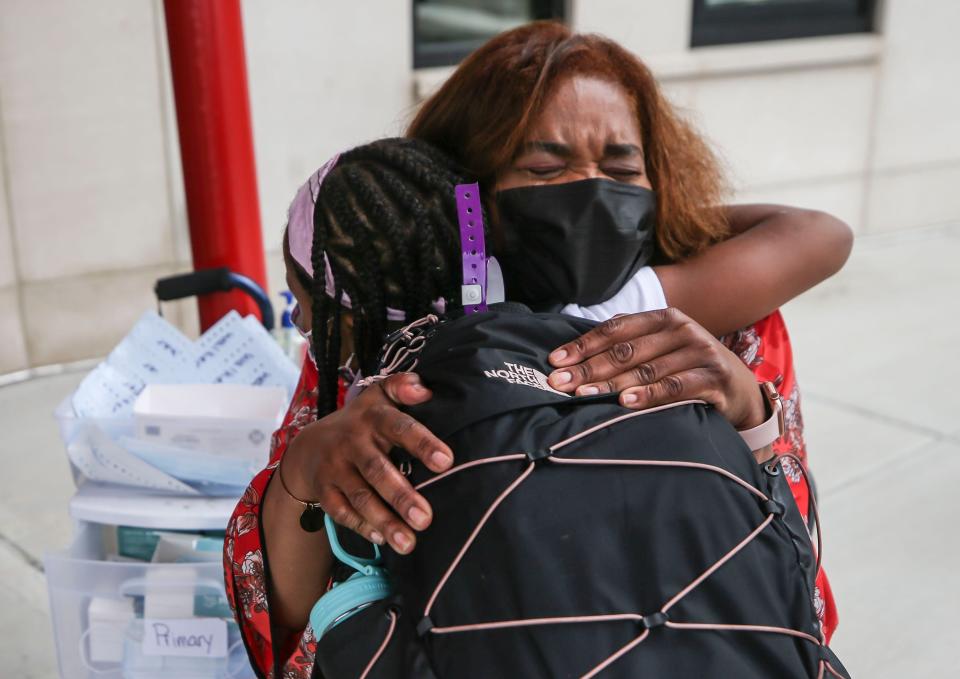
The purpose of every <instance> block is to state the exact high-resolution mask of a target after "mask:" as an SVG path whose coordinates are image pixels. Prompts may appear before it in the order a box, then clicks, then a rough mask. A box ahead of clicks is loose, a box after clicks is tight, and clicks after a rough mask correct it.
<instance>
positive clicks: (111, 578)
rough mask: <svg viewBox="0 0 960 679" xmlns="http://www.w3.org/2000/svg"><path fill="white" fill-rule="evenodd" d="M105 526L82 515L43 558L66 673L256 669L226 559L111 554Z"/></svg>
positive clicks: (137, 676)
mask: <svg viewBox="0 0 960 679" xmlns="http://www.w3.org/2000/svg"><path fill="white" fill-rule="evenodd" d="M103 534H104V533H103V526H102V525H100V524H96V523H87V522H80V523H79V524H78V526H77V532H76V536H75V539H74V543H73V545H72V546H71V547H70V548H69V549H68V550H66V551H65V552H59V553H53V554H49V555H47V557H46V559H45V560H44V565H45V568H46V576H47V587H48V589H49V593H50V611H51V621H52V625H53V631H54V640H55V643H56V648H57V654H58V656H59V663H60V674H61V676H62V677H64V678H65V679H74V678H81V677H82V678H85V679H90V678H95V677H103V678H113V677H116V678H120V677H124V678H127V679H154V678H157V679H159V678H161V677H163V678H167V677H177V678H181V679H229V678H233V677H236V678H238V679H240V678H243V679H247V678H249V677H254V673H253V670H252V669H251V668H250V665H249V663H248V661H247V655H246V650H245V648H244V646H243V642H242V640H241V638H240V633H239V630H238V628H237V626H236V623H234V622H233V620H232V616H231V615H230V612H229V608H228V606H227V602H226V598H225V594H224V588H223V571H222V567H221V565H220V563H219V562H207V563H176V564H166V563H156V564H154V563H143V562H114V561H105V560H104V557H105V554H104V540H103ZM158 621H161V622H158ZM147 623H149V624H150V625H152V626H153V627H152V629H151V628H148V627H146V624H147ZM211 630H212V631H211ZM151 635H152V636H151ZM145 637H151V639H150V640H152V642H153V643H149V644H148V643H146V641H147V640H145Z"/></svg>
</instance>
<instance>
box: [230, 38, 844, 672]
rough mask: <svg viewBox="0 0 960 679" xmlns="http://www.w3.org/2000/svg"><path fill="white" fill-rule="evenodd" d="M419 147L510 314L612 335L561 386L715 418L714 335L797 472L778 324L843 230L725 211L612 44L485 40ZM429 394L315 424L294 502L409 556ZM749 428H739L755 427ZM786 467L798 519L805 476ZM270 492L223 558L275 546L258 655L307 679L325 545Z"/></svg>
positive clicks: (370, 401) (440, 100)
mask: <svg viewBox="0 0 960 679" xmlns="http://www.w3.org/2000/svg"><path fill="white" fill-rule="evenodd" d="M408 136H410V137H413V138H416V139H419V140H423V141H426V142H429V143H430V144H432V145H433V146H435V147H438V148H439V149H441V150H443V151H444V152H446V153H447V154H449V155H450V156H451V157H452V158H453V159H455V160H456V161H457V163H459V164H460V165H461V166H462V167H463V168H465V169H466V171H467V174H468V175H471V176H475V177H478V178H479V179H480V185H481V193H482V195H483V197H484V200H485V201H486V204H487V209H488V211H489V214H490V215H491V217H492V220H491V221H492V231H493V236H494V241H495V243H494V251H495V254H496V255H497V256H498V258H499V259H500V261H501V263H502V265H503V269H504V277H505V279H506V284H507V291H508V296H509V297H510V298H511V299H514V300H517V301H521V302H525V303H527V304H528V305H530V306H532V307H534V308H536V309H542V310H562V311H563V312H565V313H570V314H574V315H581V316H586V317H590V318H595V319H596V320H604V321H605V322H604V323H602V324H601V325H599V326H597V328H596V329H595V330H593V331H591V332H590V333H588V334H586V335H584V336H583V337H581V338H580V339H579V340H577V341H575V342H572V343H570V344H568V345H565V346H563V347H558V348H557V349H556V350H555V351H554V352H553V353H552V354H551V363H552V364H553V365H554V366H555V367H556V368H557V369H556V370H555V371H554V373H553V374H551V375H550V377H549V380H550V385H551V386H552V387H553V388H555V389H557V390H559V391H567V392H572V391H576V392H577V393H578V394H591V393H600V392H605V391H614V392H620V402H621V403H622V404H623V405H624V406H626V407H629V408H647V407H651V406H654V405H658V404H662V403H669V402H674V401H679V400H682V399H688V398H703V399H704V400H707V401H709V402H711V403H714V404H717V405H721V404H720V403H719V402H720V401H722V400H723V399H724V398H725V396H724V394H722V393H720V392H719V391H716V390H713V391H711V387H710V386H709V384H708V380H707V378H706V377H705V372H704V369H703V365H704V356H702V355H699V354H697V353H695V352H693V353H692V352H691V351H689V350H688V346H689V345H687V344H685V343H684V342H683V341H682V340H681V338H683V337H688V336H689V335H690V333H691V332H696V329H698V328H700V327H701V326H702V327H703V328H706V330H707V331H709V334H712V335H714V336H716V337H720V336H725V337H724V343H725V344H726V345H727V347H728V348H729V349H730V350H732V351H733V352H734V353H736V354H738V355H739V356H740V357H741V359H742V360H743V362H744V363H746V365H747V366H748V367H749V368H750V369H751V370H752V371H753V372H754V374H755V375H756V378H757V381H758V382H766V381H770V382H773V383H775V384H776V385H777V388H778V389H779V391H780V393H781V394H782V395H783V398H784V402H785V411H786V420H787V422H786V430H785V432H784V434H783V436H782V437H781V438H780V439H779V440H778V441H777V442H776V443H775V444H774V450H775V451H776V452H778V453H786V452H792V453H794V454H796V455H797V456H798V457H800V458H801V459H803V458H804V457H805V449H804V444H803V437H802V420H801V418H800V413H799V393H798V391H797V388H796V382H795V378H794V372H793V365H792V357H791V353H790V344H789V338H788V336H787V333H786V328H785V326H784V324H783V321H782V318H781V317H780V314H779V312H777V311H776V309H777V308H778V307H779V306H780V305H781V304H783V303H785V302H786V301H788V300H790V299H792V298H793V297H795V296H797V295H798V294H800V293H801V292H803V291H804V290H807V289H809V288H810V287H812V286H813V285H815V284H817V283H819V282H820V281H822V280H824V279H825V278H827V277H829V276H830V275H832V274H833V273H835V272H836V271H837V270H839V268H840V267H841V266H842V265H843V263H844V262H845V260H846V258H847V256H848V254H849V251H850V247H851V242H852V239H851V234H850V230H849V228H848V227H847V226H846V225H844V224H843V223H842V222H840V221H839V220H836V219H835V218H833V217H831V216H829V215H826V214H824V213H821V212H816V211H809V210H800V209H794V208H785V207H781V206H771V205H739V206H724V205H722V204H721V201H722V199H723V196H724V188H725V186H724V181H723V177H722V174H721V172H720V170H719V167H718V163H717V161H716V159H715V157H714V156H713V154H712V153H711V151H710V150H709V148H708V146H707V145H706V143H705V142H704V141H703V139H702V138H701V137H700V136H699V135H698V134H697V133H696V131H695V130H693V128H692V127H691V126H690V125H689V124H688V123H687V122H685V121H684V120H683V119H682V118H680V117H679V116H678V115H677V113H676V112H675V111H674V110H673V108H672V107H671V106H670V104H669V102H668V101H667V100H666V99H665V98H664V96H663V95H662V93H661V92H660V89H659V86H658V85H657V83H656V80H655V79H654V77H653V76H652V74H651V73H650V72H649V70H648V69H647V68H646V67H645V66H644V65H643V64H642V63H641V62H640V61H639V60H638V59H637V58H636V57H634V56H633V55H632V54H630V53H629V52H627V51H626V50H624V49H623V48H622V47H620V46H619V45H617V44H616V43H614V42H613V41H610V40H607V39H605V38H602V37H599V36H591V35H578V34H574V33H572V32H571V31H570V30H569V29H568V28H566V27H564V26H562V25H559V24H553V23H535V24H530V25H528V26H524V27H521V28H518V29H515V30H513V31H510V32H508V33H505V34H502V35H500V36H497V37H496V38H494V39H492V40H491V41H489V42H488V43H486V44H485V45H484V46H483V47H481V48H480V49H479V50H477V51H476V52H474V53H473V54H472V55H471V56H470V57H468V58H467V59H466V60H465V61H464V62H463V64H461V66H460V67H459V68H458V69H457V70H456V72H455V73H454V74H453V75H452V76H451V77H450V79H449V80H448V81H447V82H446V83H445V84H444V85H443V86H442V87H441V88H440V89H439V90H438V91H437V92H436V93H435V94H434V95H433V96H432V97H431V98H430V99H428V100H427V101H426V102H425V103H424V104H423V106H422V107H421V109H420V110H419V112H418V114H417V115H416V118H415V119H414V121H413V122H412V124H411V125H410V127H409V130H408ZM640 203H642V204H643V206H644V207H643V209H644V210H646V211H647V212H648V213H649V214H648V215H647V216H648V217H649V220H648V221H649V222H650V223H652V224H653V225H654V226H653V229H652V242H653V247H652V256H650V252H649V251H646V255H645V257H643V258H639V257H638V256H637V253H636V252H632V254H631V252H627V253H626V255H624V256H626V257H627V259H626V260H623V261H622V262H621V261H620V260H618V259H617V253H616V252H612V253H611V251H610V250H609V249H608V250H607V251H606V252H605V257H599V256H598V255H597V253H598V252H600V250H601V249H598V248H595V247H594V246H595V241H596V240H597V239H600V238H603V237H605V236H610V237H611V239H612V240H611V242H613V243H615V244H616V243H617V242H618V241H617V240H616V235H615V234H616V232H617V226H618V224H617V221H618V219H620V217H621V216H622V215H623V214H629V215H633V216H635V215H636V210H637V209H638V208H637V205H638V204H640ZM604 229H606V231H604ZM578 238H579V239H580V240H578ZM591 239H592V240H591ZM558 243H559V244H558ZM611 257H612V259H611ZM641 259H642V260H643V261H640V260H641ZM611 261H614V262H618V264H616V265H612V264H611ZM638 262H639V263H638ZM648 263H649V266H647V265H646V264H648ZM641 264H642V265H641ZM666 307H670V309H666V310H664V309H665V308H666ZM316 323H317V320H316V319H314V325H313V326H312V327H317V325H316ZM704 346H705V345H704ZM708 351H714V350H713V349H712V348H711V349H709V350H708ZM336 358H338V357H337V356H335V357H334V359H336ZM314 379H315V378H314ZM333 379H336V377H335V376H334V378H333ZM321 388H322V385H321ZM429 396H430V394H429V391H428V390H427V389H425V388H424V387H423V386H422V385H420V384H419V380H418V379H417V377H416V375H414V374H401V375H395V376H392V377H390V378H388V379H387V380H385V381H383V382H380V383H378V384H377V386H376V388H375V389H368V390H367V391H366V392H365V393H364V397H363V398H362V399H359V398H358V399H356V400H354V401H353V402H352V403H349V404H347V405H346V406H345V407H342V408H340V409H339V410H338V411H337V412H336V413H335V415H336V416H335V417H332V418H326V417H323V415H325V414H326V413H325V412H324V413H319V415H320V416H321V419H320V420H318V421H316V422H314V423H313V424H309V425H307V426H306V427H303V428H302V431H301V430H300V428H299V427H298V428H297V433H296V438H293V437H292V436H291V437H290V438H291V440H289V441H287V443H289V446H288V447H286V448H285V450H286V452H285V453H284V454H283V467H284V469H283V471H284V473H285V478H287V479H288V480H289V479H292V480H293V481H291V482H290V485H291V486H293V491H294V493H293V494H295V495H297V496H299V497H300V498H304V497H307V498H310V499H311V500H312V501H314V502H315V504H316V505H318V506H321V507H322V508H323V510H325V511H326V512H327V513H329V514H330V515H331V516H332V517H333V518H335V519H336V520H337V522H338V523H340V524H342V525H344V526H347V527H349V528H352V529H354V530H356V531H357V532H359V533H361V534H362V535H364V536H365V537H367V538H369V539H371V540H373V541H375V542H381V543H383V542H387V543H389V544H390V546H391V547H392V548H394V549H395V550H397V551H398V552H401V553H407V552H409V551H410V550H412V549H413V548H414V545H415V540H416V538H415V531H420V530H423V529H425V528H426V527H427V526H428V525H429V523H430V521H431V518H432V509H431V507H430V506H429V504H428V503H427V502H426V500H425V499H424V498H423V497H422V496H421V495H419V494H418V493H416V492H415V491H414V490H413V488H412V487H410V485H409V484H408V483H407V482H406V480H405V479H404V478H403V477H402V476H401V475H399V474H396V473H388V472H387V471H385V470H387V469H389V467H388V464H389V461H388V457H387V455H388V453H389V451H390V449H391V448H392V447H394V446H399V447H402V448H406V449H407V450H408V451H409V452H410V453H411V454H412V455H414V456H415V457H417V458H418V459H420V460H422V461H423V462H424V464H426V465H427V466H428V467H429V468H430V469H433V470H435V471H441V470H443V469H445V468H447V467H449V466H450V465H451V464H452V453H451V451H450V450H449V448H448V447H447V446H446V445H444V444H443V443H442V442H441V441H440V440H439V439H437V438H436V437H435V436H433V434H431V433H430V432H429V431H427V430H426V429H425V428H424V427H422V425H419V424H418V423H416V422H415V421H413V420H412V419H411V418H410V417H409V416H408V415H406V414H404V413H403V412H402V411H401V410H400V406H402V405H413V404H416V403H421V402H423V401H424V400H425V399H428V398H429ZM314 398H315V396H314ZM301 405H302V404H301ZM295 411H297V404H294V406H293V407H292V408H291V412H295ZM297 412H298V411H297ZM759 412H760V414H761V415H760V416H761V417H764V415H763V412H764V410H763V407H762V406H761V407H760V410H759ZM751 417H752V418H753V419H750V418H748V419H744V420H743V421H742V422H733V423H734V424H735V426H737V427H738V428H749V427H752V426H754V425H755V424H756V423H757V419H756V417H753V416H752V415H751ZM285 445H286V444H285ZM278 460H279V456H275V457H274V462H277V461H278ZM785 469H787V470H788V475H789V476H790V480H791V482H792V484H791V487H792V489H793V490H794V495H795V497H796V499H797V502H798V506H799V507H800V509H801V512H802V513H804V514H806V512H807V505H808V492H809V491H808V489H807V487H806V484H805V483H804V482H803V481H802V479H801V474H800V470H796V469H791V468H790V465H789V464H785ZM277 486H278V484H271V485H269V486H264V488H262V489H261V491H260V492H259V493H256V494H254V495H253V496H251V498H249V499H248V501H246V502H242V503H241V506H240V507H239V508H238V514H237V516H238V517H241V518H243V517H256V516H261V509H262V516H261V518H260V531H256V534H255V535H253V534H249V531H245V532H247V533H248V535H247V536H246V538H245V540H244V541H243V544H244V545H246V546H245V547H244V549H243V550H241V551H236V548H235V551H234V552H233V554H231V558H232V559H233V562H234V563H233V566H234V568H235V569H238V568H239V570H238V571H237V572H241V571H243V570H244V569H245V567H246V564H245V562H244V554H256V558H258V559H262V558H263V556H262V554H261V553H260V540H261V539H262V540H263V547H264V548H265V549H266V551H267V552H269V554H270V564H271V568H270V569H269V570H266V569H264V567H263V565H262V564H261V566H260V571H259V575H257V576H256V578H258V579H264V578H269V586H264V585H263V583H259V584H257V586H256V588H255V591H256V593H257V600H258V601H260V599H262V601H260V603H259V604H258V606H260V608H258V609H256V610H255V611H254V612H255V613H263V614H264V615H267V610H268V609H269V611H270V612H269V624H266V623H265V624H264V625H261V626H260V632H259V634H260V636H261V637H264V635H266V636H265V637H264V638H260V639H258V643H259V644H261V645H263V644H266V646H267V647H269V649H270V650H269V655H270V658H271V661H272V662H270V663H269V665H270V667H284V666H286V667H287V670H285V671H289V672H291V673H293V675H295V676H299V675H297V674H296V672H298V671H302V670H303V668H304V667H305V666H306V665H308V664H310V663H311V658H310V657H309V656H310V653H312V650H313V643H312V639H311V637H310V635H309V634H307V635H306V636H303V637H302V636H301V634H302V633H303V629H304V627H305V625H306V617H307V614H308V612H309V609H310V607H311V606H312V604H313V601H314V600H315V599H316V596H315V594H316V592H317V591H318V587H319V585H318V583H319V582H320V581H321V580H322V581H323V582H326V579H327V577H328V572H329V570H328V569H323V568H317V563H318V561H317V554H318V552H317V550H318V549H323V548H322V547H318V545H319V544H320V543H319V542H318V540H317V537H316V535H315V534H309V536H308V535H307V534H306V533H302V531H300V530H299V526H298V524H297V518H298V517H299V515H300V513H301V512H302V510H303V507H302V505H300V504H298V503H297V502H295V501H293V500H291V499H290V497H288V496H289V495H290V493H285V492H283V489H280V490H278V489H277ZM239 525H240V524H239V523H236V524H232V526H234V527H237V526H239ZM301 533H302V534H301ZM228 541H231V536H230V535H228ZM251 541H252V542H251ZM254 543H256V544H254ZM231 544H233V543H232V542H231ZM237 544H240V542H239V541H238V542H237ZM248 550H255V551H248ZM326 554H327V556H326V557H325V560H324V563H326V564H329V551H328V550H327V552H326ZM254 560H256V559H254ZM238 564H239V565H238ZM228 565H229V564H228ZM321 571H322V572H321ZM239 594H240V595H241V596H242V594H243V593H242V592H240V593H239ZM235 596H236V595H235ZM817 597H818V600H817V602H816V603H817V606H818V607H819V609H820V611H821V621H822V624H823V628H824V632H825V634H826V635H827V636H828V637H829V635H830V633H831V632H832V630H833V628H834V627H835V624H836V615H835V611H834V608H833V602H832V597H831V596H830V592H829V588H828V586H827V583H826V580H825V579H824V578H823V577H821V578H820V579H819V580H818V590H817ZM275 635H278V637H279V638H273V637H274V636H275ZM298 642H299V643H298ZM248 643H249V642H248ZM264 651H265V652H266V648H264ZM288 659H289V660H288ZM298 668H299V669H298ZM264 671H265V672H266V671H269V670H268V669H264Z"/></svg>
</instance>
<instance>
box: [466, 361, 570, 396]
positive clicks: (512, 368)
mask: <svg viewBox="0 0 960 679" xmlns="http://www.w3.org/2000/svg"><path fill="white" fill-rule="evenodd" d="M503 365H504V368H502V369H500V370H484V371H483V375H484V377H492V378H493V379H500V380H506V381H507V382H509V383H510V384H522V385H523V386H525V387H533V388H534V389H540V390H542V391H549V392H551V393H553V394H558V395H559V396H567V397H569V396H570V394H564V393H563V392H562V391H557V390H556V389H554V388H553V387H551V386H550V385H549V384H548V383H547V376H546V375H544V374H543V373H542V372H540V371H539V370H534V369H533V368H528V367H527V366H525V365H520V364H518V363H507V362H506V361H504V363H503Z"/></svg>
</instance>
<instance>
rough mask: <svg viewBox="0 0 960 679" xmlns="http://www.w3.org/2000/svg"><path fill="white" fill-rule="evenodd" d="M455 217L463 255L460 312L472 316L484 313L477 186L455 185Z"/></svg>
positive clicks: (484, 277)
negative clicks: (458, 226)
mask: <svg viewBox="0 0 960 679" xmlns="http://www.w3.org/2000/svg"><path fill="white" fill-rule="evenodd" d="M456 196H457V218H458V219H459V221H460V250H461V252H462V253H463V285H462V286H461V288H460V291H461V302H462V303H463V310H464V311H465V312H466V313H468V314H475V313H477V312H479V311H486V310H487V249H486V245H485V243H484V240H483V211H482V209H481V207H480V185H479V184H457V188H456Z"/></svg>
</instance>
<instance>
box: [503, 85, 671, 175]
mask: <svg viewBox="0 0 960 679" xmlns="http://www.w3.org/2000/svg"><path fill="white" fill-rule="evenodd" d="M596 178H604V179H612V180H614V181H618V182H624V183H626V184H634V185H636V186H643V187H645V188H648V189H651V188H653V187H652V186H651V185H650V180H649V179H648V178H647V174H646V168H645V166H644V162H643V144H642V142H641V137H640V123H639V121H638V120H637V112H636V108H635V107H634V105H633V102H632V101H631V99H630V97H629V96H628V95H627V92H626V90H624V88H623V87H621V86H620V85H619V84H616V83H612V82H609V81H607V80H602V79H600V78H596V77H591V76H575V77H572V78H569V79H567V80H566V81H564V82H562V83H560V84H559V85H557V86H556V88H555V89H554V91H553V92H552V93H551V95H550V96H549V97H548V98H547V101H546V103H545V104H544V106H543V109H542V110H541V112H540V114H539V116H537V118H536V120H535V121H534V123H533V126H532V127H531V128H530V133H529V134H528V135H527V138H526V140H525V141H524V144H523V146H522V147H521V149H520V152H519V154H518V155H517V157H516V158H515V159H514V160H513V162H512V163H511V164H510V166H509V167H507V168H505V169H504V170H503V171H502V172H500V173H499V174H498V175H497V191H500V190H502V189H512V188H516V187H519V186H531V185H535V184H563V183H566V182H572V181H577V180H580V179H596Z"/></svg>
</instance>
